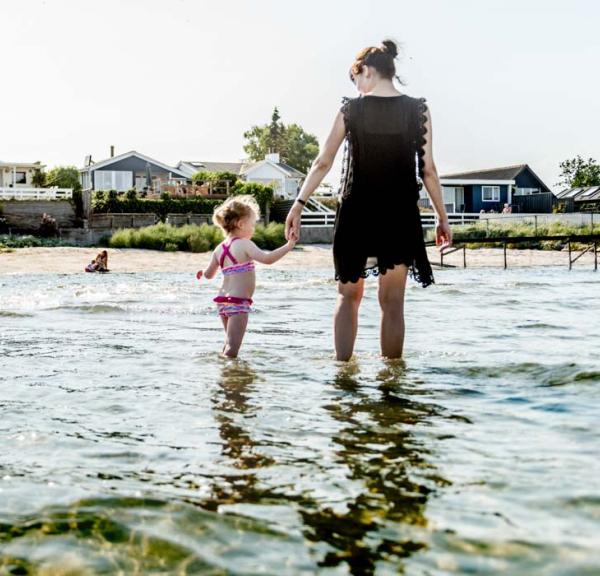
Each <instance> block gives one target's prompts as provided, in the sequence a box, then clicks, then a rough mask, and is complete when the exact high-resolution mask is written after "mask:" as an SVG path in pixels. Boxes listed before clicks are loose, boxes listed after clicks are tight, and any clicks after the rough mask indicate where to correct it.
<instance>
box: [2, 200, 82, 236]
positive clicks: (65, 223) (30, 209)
mask: <svg viewBox="0 0 600 576" xmlns="http://www.w3.org/2000/svg"><path fill="white" fill-rule="evenodd" d="M0 204H2V208H3V210H2V211H3V214H2V217H3V218H4V219H5V220H6V224H7V226H8V227H9V228H10V229H11V230H15V231H24V232H35V231H36V230H38V229H39V227H40V220H41V218H42V214H44V213H46V214H49V215H50V216H52V217H53V218H55V219H56V224H57V226H58V227H59V228H69V227H72V226H74V225H75V220H76V217H75V206H74V205H73V204H72V203H71V202H69V201H68V200H2V201H0Z"/></svg>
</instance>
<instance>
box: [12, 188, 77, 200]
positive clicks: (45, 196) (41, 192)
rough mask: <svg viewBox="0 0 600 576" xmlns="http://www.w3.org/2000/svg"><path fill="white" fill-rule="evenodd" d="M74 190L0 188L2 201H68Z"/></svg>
mask: <svg viewBox="0 0 600 576" xmlns="http://www.w3.org/2000/svg"><path fill="white" fill-rule="evenodd" d="M72 197H73V189H72V188H0V200H68V199H69V198H72Z"/></svg>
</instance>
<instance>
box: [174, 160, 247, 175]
mask: <svg viewBox="0 0 600 576" xmlns="http://www.w3.org/2000/svg"><path fill="white" fill-rule="evenodd" d="M181 164H187V165H188V166H191V167H192V168H195V169H197V170H198V172H201V171H204V172H233V173H234V174H240V172H241V171H242V168H243V167H244V166H245V164H244V163H243V162H204V161H197V160H182V161H181V162H179V165H181Z"/></svg>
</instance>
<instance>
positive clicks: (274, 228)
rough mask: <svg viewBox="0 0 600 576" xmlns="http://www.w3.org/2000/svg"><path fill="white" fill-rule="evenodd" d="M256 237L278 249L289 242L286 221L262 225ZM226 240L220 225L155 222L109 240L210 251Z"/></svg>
mask: <svg viewBox="0 0 600 576" xmlns="http://www.w3.org/2000/svg"><path fill="white" fill-rule="evenodd" d="M253 240H254V241H255V242H256V244H257V245H258V246H259V247H260V248H263V249H265V250H274V249H275V248H278V247H279V246H281V245H282V244H284V243H285V238H284V226H283V224H275V223H271V224H269V225H268V226H262V225H258V226H257V227H256V234H255V235H254V238H253ZM222 241H223V233H222V232H221V230H220V229H219V228H217V227H216V226H211V225H209V224H202V226H194V225H187V226H181V227H180V228H177V227H175V226H171V225H169V224H155V225H154V226H147V227H146V228H139V229H137V230H134V229H124V230H118V231H117V232H115V234H113V236H112V238H111V239H110V241H109V246H110V247H111V248H147V249H150V250H166V251H175V250H184V251H188V252H207V251H209V250H213V249H214V248H215V247H216V246H217V245H218V244H219V243H220V242H222Z"/></svg>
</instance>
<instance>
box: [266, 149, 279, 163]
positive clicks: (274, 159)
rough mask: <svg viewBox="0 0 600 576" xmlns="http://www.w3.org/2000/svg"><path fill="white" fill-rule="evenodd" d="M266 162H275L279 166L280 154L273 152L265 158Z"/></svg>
mask: <svg viewBox="0 0 600 576" xmlns="http://www.w3.org/2000/svg"><path fill="white" fill-rule="evenodd" d="M265 160H268V161H269V162H274V163H275V164H279V152H272V153H271V154H267V155H266V156H265Z"/></svg>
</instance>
